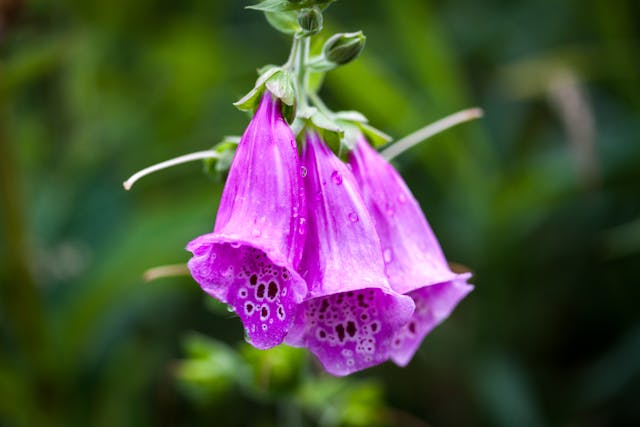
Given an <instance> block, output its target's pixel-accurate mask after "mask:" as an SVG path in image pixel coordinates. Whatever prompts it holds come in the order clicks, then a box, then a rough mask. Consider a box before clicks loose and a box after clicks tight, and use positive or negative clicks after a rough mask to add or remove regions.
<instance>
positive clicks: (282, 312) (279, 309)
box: [278, 305, 284, 317]
mask: <svg viewBox="0 0 640 427" xmlns="http://www.w3.org/2000/svg"><path fill="white" fill-rule="evenodd" d="M278 316H280V317H284V309H283V308H282V306H281V305H280V306H278Z"/></svg>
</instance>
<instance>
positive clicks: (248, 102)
mask: <svg viewBox="0 0 640 427" xmlns="http://www.w3.org/2000/svg"><path fill="white" fill-rule="evenodd" d="M267 67H268V66H267ZM264 68H266V67H263V69H264ZM278 71H282V68H280V67H271V68H268V69H267V70H266V71H265V72H264V73H262V74H261V75H260V77H258V80H256V84H255V86H254V87H253V89H251V90H250V91H249V93H247V94H246V95H245V96H243V97H242V98H240V99H239V100H238V101H236V102H234V103H233V105H234V106H235V107H236V108H237V109H239V110H241V111H251V112H253V111H255V109H256V108H257V107H258V103H259V102H260V97H261V95H262V92H263V91H264V85H265V83H266V82H267V80H269V79H270V78H271V77H273V76H274V75H275V74H276V73H277V72H278Z"/></svg>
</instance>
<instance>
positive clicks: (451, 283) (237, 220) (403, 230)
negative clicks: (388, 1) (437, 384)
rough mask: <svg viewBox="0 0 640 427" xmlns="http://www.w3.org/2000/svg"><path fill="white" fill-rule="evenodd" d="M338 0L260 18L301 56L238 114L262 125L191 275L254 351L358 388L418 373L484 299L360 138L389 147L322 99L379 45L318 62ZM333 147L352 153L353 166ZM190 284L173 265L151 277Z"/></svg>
mask: <svg viewBox="0 0 640 427" xmlns="http://www.w3.org/2000/svg"><path fill="white" fill-rule="evenodd" d="M333 1H334V0H305V1H302V2H300V1H293V0H268V1H263V2H261V3H258V4H256V5H253V6H251V7H250V8H252V9H256V10H261V11H263V12H265V13H267V14H268V15H269V19H268V21H269V23H271V24H272V25H273V26H275V27H276V28H277V29H278V30H280V31H282V32H284V33H286V34H290V35H293V42H292V47H291V53H290V56H289V59H288V60H287V62H286V63H285V64H283V65H281V66H273V65H270V66H266V67H263V68H261V69H260V71H259V73H260V76H259V78H258V79H257V81H256V84H255V86H254V88H253V89H252V90H251V91H249V92H248V93H247V94H246V95H245V96H244V97H242V99H240V100H239V101H238V102H236V103H235V104H234V105H235V106H236V107H238V108H239V109H240V110H243V111H247V112H250V113H254V115H253V118H252V119H251V122H250V123H249V125H248V126H247V129H246V130H245V132H244V135H243V136H242V137H241V138H240V142H239V144H238V146H237V149H236V152H235V155H234V156H233V161H232V162H231V166H230V169H229V175H228V178H227V181H226V184H225V187H224V190H223V193H222V198H221V200H220V205H219V210H218V213H217V216H216V221H215V226H214V230H213V232H211V233H208V234H204V235H202V236H200V237H198V238H196V239H194V240H193V241H191V242H190V243H189V244H188V245H187V249H188V250H189V251H191V252H192V254H193V256H192V258H191V259H190V261H189V262H188V269H189V271H190V273H191V275H192V276H193V278H194V279H195V280H196V281H197V282H198V283H199V284H200V286H201V287H202V289H203V290H204V291H205V292H206V293H208V294H209V295H211V296H212V297H214V298H216V299H218V300H220V301H222V302H223V303H225V304H228V305H229V306H230V307H231V308H232V309H233V311H234V312H235V313H236V314H237V315H238V317H239V318H240V320H241V321H242V323H243V325H244V328H245V331H246V338H247V340H248V342H249V343H251V344H252V345H253V346H255V347H257V348H259V349H268V348H271V347H273V346H276V345H278V344H280V343H282V342H283V341H284V342H286V343H288V344H290V345H293V346H299V347H306V348H308V349H309V350H310V351H311V352H312V353H313V354H314V355H315V356H316V357H317V358H318V360H319V361H320V363H321V364H322V365H323V366H324V368H325V369H326V371H327V372H329V373H331V374H334V375H347V374H350V373H352V372H355V371H359V370H362V369H365V368H368V367H371V366H374V365H377V364H380V363H383V362H385V361H387V360H389V359H391V360H393V361H394V362H395V363H396V364H398V365H401V366H404V365H406V364H408V363H409V361H410V360H411V358H412V357H413V355H414V354H415V352H416V350H417V349H418V348H419V346H420V344H421V342H422V340H423V339H424V337H425V336H426V335H427V334H428V333H429V332H430V331H431V330H432V329H433V328H434V327H435V326H436V325H438V324H439V323H440V322H442V321H443V320H444V319H445V318H446V317H447V316H449V314H450V313H451V312H452V310H453V309H454V308H455V307H456V305H457V304H458V303H459V302H460V300H462V299H463V298H464V297H465V296H466V295H467V294H468V293H469V292H470V291H471V290H472V289H473V287H472V286H471V285H469V284H468V283H467V280H468V279H469V277H470V275H469V274H455V273H453V272H452V271H451V270H450V269H449V267H448V264H447V261H446V259H445V257H444V255H443V253H442V250H441V248H440V245H439V244H438V241H437V240H436V238H435V236H434V234H433V231H432V230H431V228H430V227H429V224H428V223H427V221H426V219H425V217H424V214H423V213H422V210H421V209H420V206H419V205H418V202H417V201H416V200H415V198H414V197H413V195H412V194H411V192H410V191H409V189H408V188H407V186H406V184H405V183H404V181H403V180H402V178H401V177H400V175H399V174H398V173H397V172H396V171H395V169H393V167H392V166H391V165H389V164H388V163H387V161H386V160H384V159H383V158H382V157H381V156H380V155H379V154H378V153H377V152H376V151H375V150H374V149H373V148H372V147H371V146H369V144H368V142H367V141H366V140H365V138H364V137H363V136H362V135H361V134H359V132H361V131H362V132H365V134H366V135H367V137H370V138H372V140H373V141H376V142H377V143H378V144H379V143H381V142H383V141H389V140H390V137H387V136H386V135H385V134H384V133H382V132H380V131H378V130H376V129H375V128H373V127H371V126H370V125H369V124H368V123H367V119H366V117H364V116H363V115H362V114H360V113H359V112H357V111H343V112H337V113H334V112H332V111H330V110H329V109H328V108H327V107H326V105H325V104H324V103H323V102H322V100H321V99H320V97H319V96H318V93H317V92H318V87H317V82H318V81H322V78H320V79H317V78H315V79H311V78H310V73H311V72H313V73H315V75H316V76H318V75H320V76H322V75H324V73H326V72H328V71H330V70H332V69H334V68H336V67H339V66H341V65H344V64H346V63H348V62H350V61H352V60H354V59H355V58H356V57H357V56H358V55H359V54H360V52H361V51H362V48H363V47H364V44H365V39H366V37H365V36H364V35H363V34H362V32H351V33H338V34H334V35H333V36H331V37H328V38H327V39H326V41H325V43H324V45H323V47H322V50H321V52H317V53H312V52H311V50H310V46H311V40H310V38H311V37H313V36H314V35H315V34H317V33H318V32H319V31H321V29H322V26H323V16H322V12H323V11H324V10H325V9H326V7H327V6H328V5H329V4H330V3H332V2H333ZM292 17H295V18H296V19H295V20H292V19H291V18H292ZM296 21H297V23H296ZM314 82H315V83H314ZM256 107H257V108H256ZM283 113H284V114H285V115H286V117H287V119H288V120H289V123H291V127H289V125H288V124H287V122H286V121H285V119H284V118H283ZM480 115H481V111H480V110H479V109H473V110H466V111H461V112H459V113H456V114H454V115H452V116H449V117H447V118H445V119H442V120H440V121H438V122H436V123H433V124H431V125H429V126H427V127H425V128H423V129H420V130H418V131H417V132H415V133H413V134H411V135H409V136H407V137H405V138H403V139H401V140H399V141H397V142H396V143H395V144H393V145H392V146H390V147H389V148H387V150H385V152H383V155H385V154H386V155H394V154H398V153H400V152H402V151H403V150H406V149H408V148H409V147H411V146H413V145H415V144H416V143H418V142H420V141H423V140H424V139H426V138H428V137H429V136H432V135H433V134H435V133H437V132H441V131H443V130H444V129H446V128H448V127H451V126H453V125H455V124H458V123H461V122H463V121H466V120H471V119H474V118H477V117H480ZM320 134H322V135H323V136H325V137H331V138H332V141H338V140H339V141H340V142H339V144H340V149H341V150H343V149H347V150H348V151H349V154H348V164H345V163H344V162H342V161H341V160H340V159H339V158H338V157H337V156H336V155H335V154H334V153H333V152H332V150H331V149H330V148H329V146H328V145H327V144H325V142H324V141H323V140H322V139H321V138H320V136H319V135H320ZM296 135H297V136H298V142H299V143H300V144H301V151H302V154H301V159H299V158H298V147H297V142H296ZM354 137H355V140H354ZM235 141H237V140H236V139H235V138H228V139H225V141H223V142H222V143H221V144H218V145H217V146H216V147H214V148H213V149H212V150H207V151H200V152H196V153H191V154H187V155H184V156H180V157H177V158H174V159H171V160H168V161H165V162H162V163H159V164H156V165H153V166H150V167H148V168H145V169H143V170H141V171H139V172H137V173H136V174H134V175H132V176H131V177H130V178H129V179H128V180H127V181H125V182H124V187H125V188H126V189H130V188H131V186H132V185H133V184H134V183H135V182H136V181H137V180H138V179H140V178H141V177H143V176H146V175H148V174H150V173H152V172H155V171H158V170H161V169H164V168H167V167H170V166H174V165H176V164H180V163H184V162H188V161H192V160H198V159H215V160H216V161H217V163H216V170H218V171H222V170H225V169H226V166H227V165H228V163H227V161H228V159H230V158H231V154H230V153H231V150H232V148H230V147H233V146H234V144H233V143H234V142H235ZM182 271H183V266H180V265H177V266H175V265H174V266H163V267H160V268H157V269H153V271H151V272H149V273H150V274H149V277H151V276H153V277H157V275H168V274H180V273H181V272H182ZM151 273H153V274H151Z"/></svg>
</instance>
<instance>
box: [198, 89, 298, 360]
mask: <svg viewBox="0 0 640 427" xmlns="http://www.w3.org/2000/svg"><path fill="white" fill-rule="evenodd" d="M305 215H306V207H305V198H304V192H303V188H302V183H301V177H300V164H299V160H298V151H297V148H296V142H295V137H294V135H293V133H292V131H291V129H290V128H289V126H288V125H287V123H286V122H285V121H284V119H283V118H282V114H281V106H280V101H278V100H277V99H275V98H274V97H273V96H272V94H271V93H269V92H268V91H265V93H264V95H263V97H262V101H261V103H260V105H259V107H258V109H257V111H256V113H255V115H254V116H253V119H252V120H251V122H250V123H249V126H248V127H247V129H246V130H245V132H244V135H243V136H242V139H241V140H240V143H239V145H238V148H237V150H236V153H235V156H234V158H233V163H232V164H231V168H230V170H229V176H228V178H227V182H226V184H225V186H224V191H223V193H222V199H221V200H220V207H219V209H218V214H217V216H216V223H215V227H214V231H213V233H209V234H205V235H203V236H200V237H198V238H196V239H195V240H193V241H191V242H190V243H189V244H188V245H187V249H188V250H189V251H191V252H192V253H193V257H192V258H191V260H190V261H189V263H188V266H189V269H190V271H191V274H192V276H193V278H194V279H195V280H196V281H197V282H198V283H199V284H200V286H201V287H202V289H203V290H204V291H205V292H207V293H208V294H209V295H211V296H212V297H214V298H216V299H218V300H220V301H222V302H224V303H226V304H229V305H230V306H231V307H232V308H233V309H234V311H235V312H236V313H237V314H238V316H239V317H240V319H241V320H242V323H243V324H244V327H245V330H246V333H247V338H248V340H249V342H250V343H251V344H252V345H254V346H255V347H257V348H260V349H267V348H271V347H273V346H275V345H278V344H280V343H281V342H282V341H283V339H284V337H285V335H286V334H287V332H288V330H289V327H290V325H291V323H292V321H293V318H294V313H295V312H296V309H297V305H298V304H299V303H300V302H301V301H302V299H303V298H304V296H305V295H306V292H307V288H306V285H305V282H304V280H303V279H302V278H301V277H300V275H299V274H298V273H297V272H296V270H297V267H298V264H299V262H300V257H301V254H302V245H303V242H304V234H305V221H306V219H305Z"/></svg>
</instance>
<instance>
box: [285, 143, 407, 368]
mask: <svg viewBox="0 0 640 427" xmlns="http://www.w3.org/2000/svg"><path fill="white" fill-rule="evenodd" d="M302 167H303V168H305V169H304V170H306V176H305V178H303V180H304V186H305V192H306V196H307V197H306V198H307V204H308V207H309V215H308V217H309V220H308V223H307V224H308V225H307V228H308V231H307V240H306V244H305V248H304V253H303V256H302V261H301V263H300V270H299V271H300V273H301V275H302V276H303V277H304V279H305V280H306V282H307V286H308V291H309V293H308V295H307V298H306V300H305V302H304V303H303V304H302V305H301V307H300V310H299V311H298V315H297V316H296V319H295V322H294V325H293V326H292V329H291V332H290V334H289V335H288V336H287V343H289V344H291V345H295V346H304V347H307V348H308V349H309V350H310V351H311V352H312V353H313V354H315V355H316V356H317V357H318V359H319V360H320V362H321V363H322V365H323V366H324V368H325V369H326V370H327V371H328V372H329V373H331V374H334V375H347V374H350V373H352V372H354V371H358V370H361V369H364V368H367V367H370V366H373V365H376V364H379V363H382V362H384V361H386V360H388V359H389V356H390V352H391V347H392V340H393V338H394V334H395V332H396V331H397V330H398V329H399V328H401V326H403V325H404V324H406V323H407V321H408V320H409V319H410V318H411V315H412V313H413V309H414V304H413V302H412V300H411V298H409V297H406V296H403V295H400V294H398V293H396V292H394V291H393V290H392V289H391V287H390V285H389V282H388V281H387V279H386V277H385V275H384V263H383V260H382V251H381V248H380V241H379V238H378V236H377V234H376V231H375V228H374V224H373V221H372V219H371V216H370V215H369V212H368V211H367V208H366V206H365V205H364V202H363V200H362V197H361V195H360V192H359V190H358V188H357V185H356V182H355V179H354V177H353V174H352V173H351V172H350V171H349V169H348V168H347V166H346V165H345V164H344V163H343V162H342V161H340V159H338V158H337V157H336V156H335V155H334V154H333V153H332V152H331V150H330V149H329V147H327V146H326V145H325V144H324V142H322V141H321V140H320V138H319V137H318V135H317V134H315V133H309V134H308V135H307V140H306V144H305V145H304V147H303V149H302Z"/></svg>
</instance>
